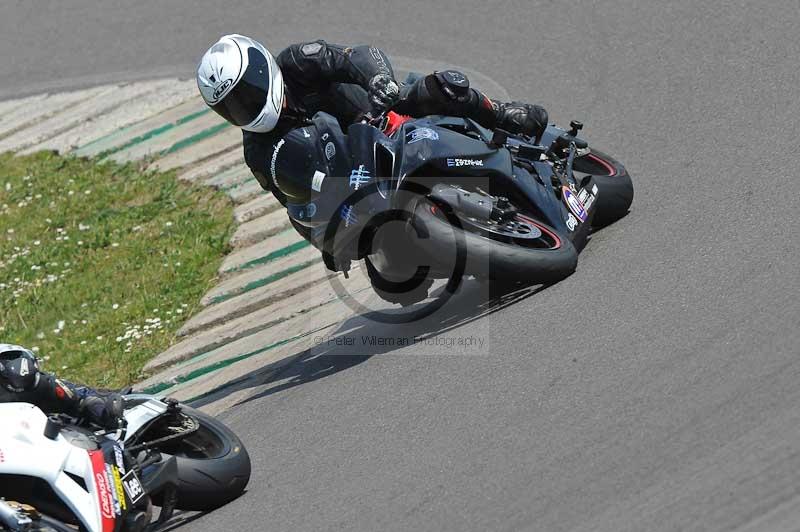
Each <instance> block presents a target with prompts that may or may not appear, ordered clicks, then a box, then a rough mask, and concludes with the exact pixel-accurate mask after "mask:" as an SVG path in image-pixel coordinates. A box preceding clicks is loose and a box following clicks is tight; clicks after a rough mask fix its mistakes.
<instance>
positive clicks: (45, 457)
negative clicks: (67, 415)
mask: <svg viewBox="0 0 800 532" xmlns="http://www.w3.org/2000/svg"><path fill="white" fill-rule="evenodd" d="M0 419H2V420H3V431H2V434H0V449H2V451H3V460H2V461H0V476H2V475H21V476H27V477H34V478H39V479H41V480H43V481H45V482H47V483H48V484H49V485H50V487H51V488H52V489H53V491H54V492H55V493H56V495H57V496H58V497H59V498H60V500H61V502H63V503H64V504H65V505H66V506H67V507H68V508H69V509H70V510H71V511H72V513H73V514H75V516H76V517H77V518H78V519H80V521H81V523H82V524H83V526H85V527H86V528H87V529H88V530H89V531H90V532H101V531H102V532H110V531H112V530H113V529H114V522H115V521H116V520H115V519H114V520H111V521H108V520H105V519H104V516H103V514H102V510H101V508H100V503H99V501H100V498H99V491H98V485H97V484H96V482H95V474H94V469H93V464H92V459H91V457H90V456H91V455H90V454H89V452H87V451H86V450H85V449H81V448H78V447H75V446H73V445H71V444H70V443H69V442H67V440H66V439H65V438H64V437H63V436H61V435H59V436H58V437H57V438H56V440H50V439H48V438H46V437H45V436H44V429H45V426H46V424H47V416H45V415H44V413H43V412H42V411H41V410H40V409H39V408H37V407H36V406H34V405H32V404H28V403H7V404H0ZM70 475H72V477H76V478H80V479H82V480H83V482H84V483H85V485H86V489H84V488H83V487H82V486H81V485H80V484H78V482H76V481H75V480H74V479H73V478H72V477H71V476H70Z"/></svg>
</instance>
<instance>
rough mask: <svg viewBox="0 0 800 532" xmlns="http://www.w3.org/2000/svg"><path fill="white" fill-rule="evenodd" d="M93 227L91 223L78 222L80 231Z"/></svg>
mask: <svg viewBox="0 0 800 532" xmlns="http://www.w3.org/2000/svg"><path fill="white" fill-rule="evenodd" d="M91 228H92V226H90V225H83V224H82V223H79V224H78V231H88V230H89V229H91Z"/></svg>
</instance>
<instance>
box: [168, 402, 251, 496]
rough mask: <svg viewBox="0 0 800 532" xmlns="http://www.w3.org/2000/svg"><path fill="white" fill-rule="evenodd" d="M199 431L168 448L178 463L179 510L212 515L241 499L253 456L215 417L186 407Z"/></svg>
mask: <svg viewBox="0 0 800 532" xmlns="http://www.w3.org/2000/svg"><path fill="white" fill-rule="evenodd" d="M181 410H182V411H183V412H184V413H185V414H187V415H189V416H192V417H193V418H195V419H197V421H199V423H200V428H199V429H198V430H197V431H196V432H194V433H192V434H191V435H189V436H187V437H186V438H185V439H182V440H180V442H179V443H177V444H173V445H170V446H169V447H168V448H163V449H159V451H161V452H163V453H164V454H169V455H171V456H174V457H175V459H176V460H177V462H178V477H179V485H178V488H177V495H178V503H177V508H178V509H180V510H189V511H209V510H213V509H215V508H219V507H220V506H223V505H225V504H227V503H229V502H231V501H232V500H234V499H236V498H237V497H239V496H240V495H241V494H242V493H243V492H244V490H245V488H246V487H247V483H248V482H249V481H250V472H251V465H250V456H249V455H248V453H247V450H246V449H245V447H244V445H243V444H242V442H241V440H239V438H238V437H237V436H236V434H234V433H233V432H232V431H231V430H230V429H229V428H228V427H226V426H225V425H224V424H222V423H221V422H219V421H217V420H216V419H214V418H213V417H211V416H209V415H206V414H204V413H202V412H200V411H199V410H195V409H193V408H190V407H188V406H185V405H181Z"/></svg>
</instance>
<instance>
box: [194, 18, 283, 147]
mask: <svg viewBox="0 0 800 532" xmlns="http://www.w3.org/2000/svg"><path fill="white" fill-rule="evenodd" d="M197 87H198V88H199V89H200V94H202V95H203V100H205V102H206V103H207V104H208V106H209V107H211V108H212V109H213V110H214V111H216V112H217V113H218V114H219V115H220V116H221V117H222V118H224V119H225V120H227V121H228V122H230V123H231V124H233V125H235V126H239V127H241V128H242V129H244V130H246V131H253V132H255V133H266V132H268V131H272V129H274V128H275V125H276V124H277V123H278V118H279V117H280V115H281V109H282V108H283V76H282V75H281V69H280V68H278V65H277V63H276V62H275V58H274V57H272V54H270V53H269V51H267V49H266V48H264V46H263V45H262V44H261V43H259V42H257V41H255V40H253V39H251V38H250V37H245V36H244V35H236V34H233V35H225V36H224V37H222V38H221V39H220V40H219V41H217V42H216V43H215V44H214V46H212V47H211V48H209V49H208V51H207V52H206V53H205V55H204V56H203V59H201V60H200V64H199V65H198V66H197Z"/></svg>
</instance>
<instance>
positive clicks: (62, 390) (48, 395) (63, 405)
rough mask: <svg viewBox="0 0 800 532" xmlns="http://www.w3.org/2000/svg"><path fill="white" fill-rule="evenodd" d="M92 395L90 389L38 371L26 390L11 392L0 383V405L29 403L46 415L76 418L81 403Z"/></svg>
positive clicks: (92, 391)
mask: <svg viewBox="0 0 800 532" xmlns="http://www.w3.org/2000/svg"><path fill="white" fill-rule="evenodd" d="M94 395H96V392H95V391H94V390H92V389H91V388H87V387H85V386H78V385H76V384H72V383H71V382H67V381H63V380H60V379H57V378H56V377H55V375H51V374H49V373H45V372H43V371H39V370H38V369H37V370H36V374H35V376H34V378H33V379H31V385H30V386H29V387H28V388H26V389H23V390H19V391H11V390H9V389H8V388H7V387H6V386H5V385H4V384H3V383H2V382H0V403H31V404H34V405H36V406H38V407H39V408H41V409H42V411H43V412H45V413H47V414H52V413H64V414H69V415H71V416H78V415H79V413H80V406H81V401H82V400H83V399H85V398H86V397H90V396H94Z"/></svg>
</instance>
